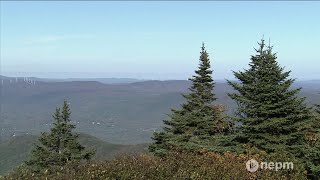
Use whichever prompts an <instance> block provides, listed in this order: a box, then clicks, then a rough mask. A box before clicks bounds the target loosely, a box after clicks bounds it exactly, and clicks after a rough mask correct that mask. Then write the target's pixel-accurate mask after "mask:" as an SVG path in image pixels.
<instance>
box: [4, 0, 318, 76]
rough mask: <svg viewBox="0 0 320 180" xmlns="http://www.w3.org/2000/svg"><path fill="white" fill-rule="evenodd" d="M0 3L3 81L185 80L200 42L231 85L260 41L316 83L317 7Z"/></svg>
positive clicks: (281, 4) (296, 73) (303, 4)
mask: <svg viewBox="0 0 320 180" xmlns="http://www.w3.org/2000/svg"><path fill="white" fill-rule="evenodd" d="M0 3H1V70H2V74H4V75H23V76H24V75H30V76H39V77H134V78H152V79H186V78H187V77H189V76H191V75H192V74H193V71H194V70H195V68H196V67H197V65H198V59H199V51H200V46H201V43H202V41H204V42H205V43H206V46H207V50H208V52H209V54H210V57H211V60H212V68H213V70H214V76H215V78H217V79H223V78H228V79H232V77H233V76H232V72H231V70H241V69H243V68H247V64H248V62H249V58H250V55H251V54H253V53H254V49H253V47H256V45H257V44H256V42H257V41H259V40H260V39H261V37H262V36H263V35H264V37H265V39H266V40H268V39H269V37H270V38H271V43H272V44H273V45H274V50H275V51H276V52H278V60H279V63H280V64H281V65H282V66H285V67H286V70H292V71H293V72H292V74H291V75H292V77H293V78H298V79H316V78H318V79H319V78H320V76H319V68H320V49H319V48H320V44H319V42H320V23H319V22H320V21H319V19H320V2H288V1H285V2H273V1H270V2H214V1H212V2H195V1H194V2H190V1H189V2H188V1H185V2H183V1H180V2H161V1H158V2H146V1H143V2H87V1H78V2H62V1H60V2H49V1H47V2H46V1H44V2H22V1H21V2H19V1H17V2H0Z"/></svg>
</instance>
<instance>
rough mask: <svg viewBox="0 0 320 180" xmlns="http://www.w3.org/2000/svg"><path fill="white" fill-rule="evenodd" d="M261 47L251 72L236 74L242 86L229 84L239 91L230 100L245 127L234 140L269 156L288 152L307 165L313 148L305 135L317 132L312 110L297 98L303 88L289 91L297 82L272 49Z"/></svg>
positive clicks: (263, 45) (235, 83)
mask: <svg viewBox="0 0 320 180" xmlns="http://www.w3.org/2000/svg"><path fill="white" fill-rule="evenodd" d="M258 44H259V48H258V49H256V53H257V54H256V55H254V56H251V62H250V64H249V66H250V68H249V69H248V70H244V71H243V72H241V71H240V72H234V76H235V77H236V78H237V79H238V80H239V81H240V82H239V83H238V82H232V81H228V83H229V85H231V86H232V87H233V88H234V89H235V90H236V91H237V93H231V94H229V96H230V97H231V98H232V99H233V100H235V101H236V102H237V104H238V111H237V117H236V118H235V119H236V120H237V121H239V122H241V123H242V126H241V127H240V133H239V134H238V135H237V137H236V138H235V139H234V140H235V141H236V142H238V143H240V144H250V145H253V146H255V147H257V148H259V149H261V150H264V151H266V152H268V153H276V152H280V151H282V152H286V153H288V154H291V155H292V156H295V157H296V158H300V159H301V160H302V161H304V162H305V163H307V162H310V161H313V159H310V158H312V156H309V155H310V153H311V152H312V151H313V150H314V148H312V147H310V146H309V144H308V142H307V141H306V135H307V134H308V133H311V134H313V133H314V132H315V129H314V127H313V125H314V121H313V119H314V118H313V116H312V113H311V111H310V110H311V109H310V108H308V107H306V105H305V103H304V99H305V98H299V97H297V94H298V93H299V91H300V90H301V88H298V89H292V88H290V87H291V85H292V84H293V82H294V80H293V79H289V74H290V71H289V72H284V69H283V68H282V67H280V66H279V65H278V63H277V61H276V59H277V57H276V54H274V53H272V47H271V46H270V45H269V46H266V45H265V42H264V40H261V43H258ZM318 152H319V151H318ZM308 156H309V157H310V158H308Z"/></svg>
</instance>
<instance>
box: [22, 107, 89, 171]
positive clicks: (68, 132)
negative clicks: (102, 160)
mask: <svg viewBox="0 0 320 180" xmlns="http://www.w3.org/2000/svg"><path fill="white" fill-rule="evenodd" d="M70 115H71V112H70V108H69V105H68V102H67V101H64V103H63V107H62V109H60V108H56V111H55V113H54V115H53V119H54V123H53V127H52V128H51V130H50V132H43V133H41V136H40V138H39V143H38V144H36V146H35V148H34V149H33V150H32V154H31V159H30V160H29V161H26V162H25V163H26V165H27V166H29V167H30V169H32V170H33V171H41V170H44V169H46V168H49V167H52V166H64V165H66V164H67V163H69V162H80V161H81V160H89V159H91V157H92V156H93V155H94V151H93V150H85V147H83V146H82V145H81V144H80V143H79V142H78V134H76V133H74V132H72V130H73V129H75V128H76V126H75V125H73V124H71V120H70Z"/></svg>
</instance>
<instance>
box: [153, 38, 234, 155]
mask: <svg viewBox="0 0 320 180" xmlns="http://www.w3.org/2000/svg"><path fill="white" fill-rule="evenodd" d="M212 72H213V71H212V70H210V60H209V55H208V53H207V51H206V49H205V46H204V44H202V47H201V52H200V63H199V67H198V70H196V71H195V73H196V75H194V76H193V77H192V78H190V79H189V80H190V81H191V82H192V86H191V87H190V88H189V90H190V93H189V94H185V95H183V97H184V98H185V99H186V101H187V102H186V103H184V104H182V108H181V109H180V110H175V109H172V114H170V115H169V117H170V120H164V124H165V125H166V126H165V127H164V128H163V129H164V132H160V133H157V132H156V133H154V137H153V140H154V143H153V144H152V145H150V147H149V149H150V151H151V152H154V153H155V154H156V155H164V154H165V153H166V152H167V150H170V149H172V148H174V147H179V146H180V147H183V148H188V147H191V145H192V144H196V142H191V141H192V139H194V138H202V139H205V138H208V137H210V136H213V135H215V134H218V133H224V132H225V131H227V129H228V124H227V122H226V121H225V120H224V119H222V118H221V113H220V112H217V111H215V110H214V109H213V107H212V103H213V101H215V100H216V98H215V94H214V93H213V92H212V90H213V88H214V81H213V79H212V77H211V75H212Z"/></svg>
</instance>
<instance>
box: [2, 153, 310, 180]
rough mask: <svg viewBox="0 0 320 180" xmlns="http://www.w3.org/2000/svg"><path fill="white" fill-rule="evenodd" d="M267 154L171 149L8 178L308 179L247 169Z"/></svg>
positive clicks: (25, 172) (17, 173)
mask: <svg viewBox="0 0 320 180" xmlns="http://www.w3.org/2000/svg"><path fill="white" fill-rule="evenodd" d="M264 158H266V157H265V155H263V154H259V153H254V154H241V155H235V154H232V153H224V154H223V155H221V154H216V153H212V152H202V153H190V152H170V153H168V155H167V156H165V157H163V158H160V157H154V156H149V155H143V154H142V155H136V156H121V157H118V158H116V159H114V160H112V161H104V162H102V161H100V162H89V163H83V164H80V165H72V164H69V165H67V166H65V167H64V168H63V169H60V168H51V169H50V171H47V172H42V173H37V174H34V173H32V172H31V171H28V170H27V169H24V168H20V169H17V170H16V171H15V172H13V173H11V174H10V175H8V176H7V177H6V179H22V180H23V179H52V180H64V179H66V180H67V179H79V180H81V179H83V180H87V179H137V180H138V179H139V180H140V179H155V180H157V179H159V180H160V179H199V180H202V179H226V180H228V179H234V178H236V179H252V180H254V179H283V180H285V179H288V180H289V179H299V180H303V179H306V175H305V172H304V169H303V168H302V169H301V168H300V166H299V165H296V164H295V166H294V167H295V168H294V169H293V170H288V171H286V170H279V171H273V170H258V171H256V172H255V173H251V172H249V171H247V170H246V168H245V162H246V161H248V160H249V159H256V160H257V161H258V162H262V161H263V160H264Z"/></svg>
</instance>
